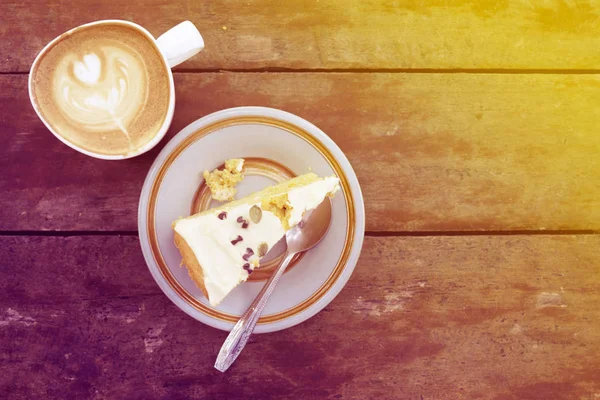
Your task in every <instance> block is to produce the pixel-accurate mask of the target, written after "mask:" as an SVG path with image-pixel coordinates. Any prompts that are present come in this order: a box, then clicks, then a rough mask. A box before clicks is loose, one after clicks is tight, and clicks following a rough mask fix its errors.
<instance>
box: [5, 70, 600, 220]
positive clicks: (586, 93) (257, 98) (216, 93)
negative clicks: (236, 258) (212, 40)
mask: <svg viewBox="0 0 600 400" xmlns="http://www.w3.org/2000/svg"><path fill="white" fill-rule="evenodd" d="M175 81H176V87H177V107H176V111H175V118H174V122H173V125H172V128H171V130H170V132H169V134H168V138H170V137H172V136H173V135H174V133H175V132H177V131H179V130H180V129H181V128H183V127H184V126H185V125H187V124H189V123H191V122H192V121H194V120H195V119H197V118H199V117H201V116H204V115H206V114H208V113H211V112H214V111H217V110H220V109H223V108H227V107H233V106H242V105H263V106H271V107H276V108H281V109H284V110H287V111H290V112H293V113H296V114H298V115H300V116H301V117H304V118H306V119H308V120H309V121H312V122H314V123H315V124H316V125H317V126H319V127H320V128H322V129H323V130H324V131H325V132H326V133H327V134H329V135H330V136H331V137H332V138H333V139H334V140H335V141H336V142H337V143H338V145H339V146H340V147H341V148H342V150H343V151H344V152H345V153H346V154H347V156H348V158H349V159H350V162H351V163H352V164H353V166H354V168H355V170H356V172H357V174H358V177H359V180H360V182H361V185H362V189H363V193H364V197H365V203H366V212H367V230H370V231H466V230H543V229H548V230H559V229H567V230H588V229H589V230H600V180H598V177H599V176H600V162H599V160H600V135H598V129H597V128H598V121H600V109H598V107H597V104H598V103H599V102H600V81H599V78H598V76H596V75H547V74H541V75H502V74H354V73H308V74H300V73H298V74H296V73H279V74H278V73H266V74H260V73H204V74H189V73H181V74H176V77H175ZM0 85H1V86H2V87H3V89H4V90H3V93H2V96H1V97H0V170H1V171H2V174H1V175H0V203H2V204H3V205H4V206H3V207H1V208H0V230H38V229H41V230H106V231H114V230H128V231H133V230H136V228H137V221H136V216H137V204H138V196H139V193H140V189H141V186H142V183H143V180H144V177H145V175H146V173H147V171H148V168H149V166H150V165H151V163H152V161H153V160H154V158H155V157H156V155H157V154H158V149H155V150H154V151H152V152H150V153H148V154H146V155H144V156H141V157H138V158H135V159H132V160H128V161H123V162H111V161H99V160H95V159H92V158H89V157H86V156H83V155H80V154H78V153H76V152H75V151H73V150H71V149H69V148H68V147H66V146H64V145H63V144H62V143H60V142H59V141H58V140H56V139H55V138H54V137H53V136H52V135H51V134H50V133H49V132H48V131H47V129H46V128H45V127H44V126H43V125H42V123H41V122H40V121H39V120H38V119H37V117H36V116H35V114H34V112H33V110H32V108H31V106H30V105H29V104H28V99H27V90H26V85H27V77H26V76H14V75H8V76H0ZM164 143H166V140H164V141H163V144H164Z"/></svg>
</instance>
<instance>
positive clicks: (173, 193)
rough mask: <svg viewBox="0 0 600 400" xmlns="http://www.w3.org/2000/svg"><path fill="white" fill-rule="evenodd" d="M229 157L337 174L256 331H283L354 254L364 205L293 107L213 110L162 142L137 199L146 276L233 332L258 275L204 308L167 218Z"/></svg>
mask: <svg viewBox="0 0 600 400" xmlns="http://www.w3.org/2000/svg"><path fill="white" fill-rule="evenodd" d="M228 158H256V159H267V160H271V161H273V162H275V163H279V164H281V165H283V166H285V167H287V169H289V170H291V171H293V172H294V173H295V174H297V175H300V174H303V173H306V172H309V171H313V172H315V173H316V174H318V175H319V176H327V175H334V174H335V175H337V176H338V177H339V178H340V182H341V187H342V190H341V191H340V192H338V193H337V194H336V196H335V197H334V199H333V203H332V204H333V218H332V223H331V228H330V230H329V232H328V234H327V236H326V237H325V238H324V239H323V241H322V242H321V243H320V244H319V245H318V246H317V247H316V248H314V249H312V250H310V251H309V252H307V253H306V254H305V255H304V256H303V257H302V258H301V259H300V260H299V261H298V262H297V264H296V265H295V266H294V267H293V268H292V269H290V270H289V271H287V272H286V273H285V275H284V276H283V277H282V278H281V280H280V282H279V285H278V287H277V288H276V290H275V292H274V293H273V295H272V297H271V299H270V300H269V303H268V304H267V306H266V308H265V310H264V312H263V316H262V317H261V319H260V320H259V323H258V325H257V326H256V330H255V332H258V333H261V332H274V331H278V330H281V329H285V328H289V327H291V326H293V325H296V324H298V323H300V322H302V321H305V320H307V319H308V318H310V317H312V316H313V315H315V314H316V313H317V312H319V311H320V310H322V309H323V308H324V307H325V306H326V305H327V304H329V303H330V302H331V301H332V300H333V298H334V297H335V296H336V295H337V294H338V293H339V292H340V290H342V288H343V287H344V285H345V284H346V282H347V281H348V279H349V278H350V275H351V274H352V271H353V270H354V266H355V265H356V262H357V260H358V256H359V254H360V250H361V247H362V243H363V237H364V230H365V214H364V203H363V198H362V194H361V191H360V186H359V183H358V180H357V178H356V174H355V173H354V170H353V169H352V167H351V166H350V163H349V162H348V160H347V159H346V157H345V156H344V154H343V153H342V151H341V150H340V149H339V147H338V146H337V145H336V144H335V143H334V142H333V141H332V140H331V139H330V138H329V137H328V136H327V135H326V134H325V133H323V132H322V131H321V130H320V129H319V128H317V127H316V126H314V125H313V124H311V123H309V122H308V121H306V120H304V119H302V118H300V117H298V116H295V115H293V114H290V113H287V112H284V111H280V110H275V109H271V108H263V107H239V108H232V109H228V110H223V111H219V112H216V113H214V114H211V115H208V116H206V117H204V118H200V119H199V120H197V121H195V122H193V123H191V124H190V125H188V126H187V127H186V128H184V129H183V130H182V131H181V132H179V133H178V134H177V135H175V137H174V138H173V139H172V140H171V141H170V142H169V143H168V144H167V145H166V146H165V148H164V149H163V150H162V151H161V153H160V154H159V155H158V157H157V158H156V161H155V162H154V164H153V165H152V167H151V169H150V172H149V173H148V176H147V177H146V181H145V182H144V187H143V189H142V194H141V197H140V204H139V211H138V228H139V234H140V243H141V246H142V251H143V253H144V257H145V259H146V263H147V264H148V268H149V269H150V272H151V273H152V276H153V277H154V279H155V280H156V282H157V283H158V285H159V286H160V288H161V289H162V290H163V291H164V292H165V294H166V295H167V296H168V297H169V298H170V299H171V300H172V301H173V302H174V303H175V304H176V305H177V306H178V307H179V308H180V309H182V310H183V311H184V312H186V313H187V314H189V315H190V316H192V317H193V318H195V319H197V320H199V321H201V322H203V323H205V324H207V325H210V326H213V327H215V328H218V329H222V330H227V331H229V330H231V328H232V327H233V325H234V324H235V322H236V321H237V319H238V318H239V316H240V315H242V314H243V313H244V312H245V311H246V309H247V308H248V306H249V305H250V303H251V302H252V301H253V300H254V298H255V297H256V295H257V294H258V292H259V291H260V289H261V288H262V286H263V284H264V282H257V281H249V282H245V283H243V284H241V285H239V286H238V287H237V288H236V289H234V290H233V291H232V292H231V293H230V294H229V296H227V298H226V299H225V300H224V301H223V302H222V303H221V304H219V305H218V306H217V307H211V306H210V305H209V304H208V301H207V300H206V299H205V298H204V296H203V295H202V292H201V291H200V289H198V288H197V287H196V286H195V285H194V283H193V282H192V280H191V279H190V278H189V276H188V274H187V270H186V269H185V268H183V267H181V266H180V262H181V256H180V255H179V252H178V251H177V248H176V247H175V245H174V244H173V231H172V229H171V223H172V222H173V221H174V220H175V219H177V218H178V217H182V216H188V215H190V212H191V211H190V210H191V205H192V202H193V200H194V197H195V195H196V192H197V190H198V188H199V186H200V185H201V183H202V171H204V170H212V169H214V168H216V167H218V166H219V165H221V164H222V163H223V162H224V160H226V159H228ZM272 183H273V182H272V181H270V180H269V179H268V178H266V177H264V176H252V175H251V174H248V175H247V177H246V179H245V180H244V181H243V182H242V183H241V184H240V185H239V186H238V192H239V193H238V194H239V196H245V195H247V194H249V193H251V192H252V191H256V190H259V189H261V188H263V187H265V186H267V185H269V184H272Z"/></svg>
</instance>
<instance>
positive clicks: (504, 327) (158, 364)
mask: <svg viewBox="0 0 600 400" xmlns="http://www.w3.org/2000/svg"><path fill="white" fill-rule="evenodd" d="M0 259H2V260H5V261H6V262H7V264H6V267H5V268H2V269H1V270H0V304H2V307H1V308H0V392H2V391H3V390H4V391H5V393H13V394H15V395H14V396H13V397H12V398H14V399H31V398H51V397H52V398H78V399H88V398H89V399H98V400H99V399H112V398H127V399H153V398H164V399H187V398H211V399H237V398H239V399H241V398H244V399H268V398H278V399H303V398H308V399H312V398H324V399H341V398H343V399H375V398H382V399H384V398H385V399H388V398H406V399H475V398H477V399H596V398H598V396H600V382H599V381H598V371H600V359H599V358H598V354H599V353H600V331H598V329H597V321H598V320H599V319H600V309H599V308H598V304H600V280H599V279H598V272H599V271H600V262H599V260H600V238H599V237H598V236H471V237H388V238H367V240H366V242H365V246H364V250H363V253H362V256H361V259H360V261H359V263H358V265H357V268H356V271H355V273H354V275H353V276H352V278H351V279H350V281H349V283H348V286H347V287H346V288H345V289H344V290H343V291H342V292H341V294H340V295H339V296H338V297H337V298H336V299H335V300H334V301H333V302H332V303H331V305H330V306H328V307H327V308H326V309H325V310H324V311H323V312H321V313H320V314H318V315H317V316H316V317H314V318H312V319H310V320H309V321H307V322H305V323H303V324H301V325H299V326H298V327H296V328H293V329H289V330H286V331H283V332H278V333H274V334H265V335H260V336H256V337H254V338H252V339H251V342H250V344H249V345H248V347H247V348H246V350H245V351H244V353H243V354H242V355H241V356H240V359H239V360H238V362H236V364H234V366H233V367H232V369H231V370H230V371H229V372H228V373H226V374H221V373H219V372H218V371H216V370H214V369H213V368H212V364H213V363H214V359H215V356H216V354H217V352H218V349H219V347H220V345H221V343H222V340H224V338H225V336H226V334H225V333H224V332H220V331H217V330H215V329H212V328H209V327H206V326H204V325H202V324H200V323H198V322H196V321H195V320H193V319H192V318H190V317H188V316H186V315H185V314H184V313H182V312H180V311H179V310H178V309H177V308H176V307H175V306H174V305H173V304H171V303H170V301H169V300H168V299H167V298H166V297H165V296H164V295H163V294H162V293H161V291H160V289H159V288H158V287H157V286H156V284H155V283H154V281H153V280H152V278H151V276H150V274H149V273H148V272H147V269H146V266H145V263H144V260H143V257H142V255H141V252H140V250H139V244H138V240H137V238H136V237H119V236H87V237H81V236H79V237H22V236H21V237H3V238H1V239H0ZM59 277H68V279H60V281H59V282H60V284H58V283H57V279H59ZM65 393H69V395H70V396H65V397H63V396H64V394H65Z"/></svg>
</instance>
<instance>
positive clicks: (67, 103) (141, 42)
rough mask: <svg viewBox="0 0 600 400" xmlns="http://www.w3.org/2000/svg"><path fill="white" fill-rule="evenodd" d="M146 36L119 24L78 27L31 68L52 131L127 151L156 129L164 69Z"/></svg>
mask: <svg viewBox="0 0 600 400" xmlns="http://www.w3.org/2000/svg"><path fill="white" fill-rule="evenodd" d="M166 68H167V67H166V65H165V63H164V60H163V59H162V56H161V55H160V53H159V52H158V49H157V47H156V45H155V44H154V43H153V41H152V40H151V39H149V38H148V37H147V36H145V35H144V34H143V33H141V32H140V31H138V30H136V29H135V28H132V27H130V26H128V25H125V24H118V23H108V24H106V25H104V24H100V25H95V26H90V27H87V28H82V29H81V30H76V31H75V32H74V33H72V34H70V35H68V36H66V37H65V38H64V40H60V39H59V40H58V41H57V44H56V45H55V46H54V48H52V49H50V50H48V52H47V54H46V55H45V56H44V57H42V58H41V59H40V62H39V66H38V67H37V68H35V70H34V71H32V74H34V81H35V83H36V85H35V100H36V102H37V103H38V108H39V111H40V112H41V114H42V115H43V116H44V118H46V120H47V121H48V123H49V124H50V125H51V126H52V127H53V129H54V130H56V131H58V133H59V134H60V135H61V136H63V137H65V138H66V139H67V140H69V141H72V142H73V143H74V144H76V145H77V146H79V147H83V148H86V149H89V150H91V151H93V152H98V153H101V154H128V153H131V152H134V151H135V150H136V149H138V148H140V147H141V146H143V145H144V144H145V143H147V142H148V141H150V140H151V139H152V137H153V136H154V135H156V134H157V132H158V131H159V130H160V129H161V126H162V124H163V122H164V120H165V118H166V115H167V112H168V108H169V101H170V100H169V96H170V84H169V75H168V71H167V69H166Z"/></svg>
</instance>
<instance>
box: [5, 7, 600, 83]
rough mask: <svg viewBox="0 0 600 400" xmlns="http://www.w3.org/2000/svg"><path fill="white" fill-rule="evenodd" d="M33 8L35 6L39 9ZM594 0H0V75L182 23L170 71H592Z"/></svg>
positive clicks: (596, 30)
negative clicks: (88, 37) (197, 45)
mask: <svg viewBox="0 0 600 400" xmlns="http://www.w3.org/2000/svg"><path fill="white" fill-rule="evenodd" d="M42 4H43V5H42ZM599 15H600V2H598V1H596V0H510V1H509V0H427V1H424V0H367V1H365V0H294V1H278V0H240V1H237V0H220V1H219V0H211V1H197V0H179V1H171V0H137V1H135V2H133V3H132V2H128V1H122V0H103V1H98V0H95V1H86V2H82V1H76V0H44V2H43V3H40V2H39V1H38V0H4V1H3V2H2V4H0V18H1V20H0V21H1V22H2V23H0V37H2V40H3V52H2V57H0V71H9V72H14V71H21V72H24V71H28V70H29V67H30V65H31V63H32V62H33V59H34V58H35V55H36V53H37V52H38V51H39V50H40V49H41V48H42V47H43V46H44V45H45V44H46V43H48V42H49V41H50V40H52V39H53V38H54V37H56V36H58V35H60V34H61V33H63V32H65V31H66V30H68V29H71V28H73V27H75V26H77V25H80V24H83V23H86V22H90V21H94V20H98V19H107V18H120V19H127V20H131V21H134V22H137V23H139V24H141V25H143V26H144V27H146V28H147V29H148V30H149V31H150V32H151V33H152V34H153V35H155V36H158V35H160V34H162V33H163V32H165V31H166V30H167V29H169V28H171V27H172V26H174V25H176V24H177V23H179V22H181V21H182V20H185V19H189V20H191V21H192V22H194V23H195V24H196V26H198V28H199V29H200V31H201V33H202V35H203V36H204V38H205V41H206V50H205V51H204V52H203V53H202V56H200V57H197V58H195V59H194V60H192V61H190V62H188V63H186V64H185V65H182V66H180V67H178V69H234V70H235V69H248V68H291V69H305V68H311V69H312V68H322V69H331V68H336V69H337V68H342V69H347V68H369V69H370V68H376V69H381V68H385V69H387V68H393V69H398V68H399V69H403V68H407V69H412V68H419V69H439V68H446V69H447V68H460V69H463V68H466V69H489V68H492V69H511V68H518V69H596V70H598V69H600V52H598V51H594V49H598V48H600V24H598V18H599Z"/></svg>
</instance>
